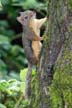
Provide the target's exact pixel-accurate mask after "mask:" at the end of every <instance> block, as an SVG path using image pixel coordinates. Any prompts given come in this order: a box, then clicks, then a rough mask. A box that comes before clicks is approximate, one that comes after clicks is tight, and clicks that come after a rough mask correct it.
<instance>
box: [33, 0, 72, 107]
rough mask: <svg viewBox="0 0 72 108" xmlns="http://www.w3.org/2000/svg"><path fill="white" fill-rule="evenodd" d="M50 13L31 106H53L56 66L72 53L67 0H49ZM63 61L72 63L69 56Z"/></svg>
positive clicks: (58, 66) (60, 64)
mask: <svg viewBox="0 0 72 108" xmlns="http://www.w3.org/2000/svg"><path fill="white" fill-rule="evenodd" d="M48 15H49V18H48V23H47V25H48V27H47V33H46V37H45V40H44V44H43V48H42V51H41V55H40V56H41V57H40V62H39V66H38V70H37V72H38V73H37V80H36V81H37V82H36V83H37V88H36V89H37V91H36V92H37V93H36V94H34V93H33V97H32V103H31V108H51V101H50V92H49V87H50V85H51V83H52V79H53V73H54V71H55V70H54V66H56V63H58V65H57V67H56V70H57V69H60V68H61V66H63V65H62V61H63V59H64V56H65V54H66V53H68V52H69V51H70V54H71V53H72V37H71V36H70V35H69V31H68V13H67V0H49V5H48ZM70 54H68V55H70ZM67 57H68V56H67ZM60 59H61V60H62V61H61V60H60ZM66 61H68V62H66ZM63 62H64V63H67V64H68V63H71V62H70V60H69V59H68V58H67V59H65V60H64V61H63ZM67 64H66V65H67ZM64 66H65V65H64ZM62 68H63V67H62ZM63 103H64V101H63ZM63 108H64V106H63Z"/></svg>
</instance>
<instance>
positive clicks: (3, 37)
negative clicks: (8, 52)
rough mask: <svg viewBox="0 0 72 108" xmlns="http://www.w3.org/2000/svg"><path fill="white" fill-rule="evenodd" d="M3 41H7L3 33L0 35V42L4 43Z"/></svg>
mask: <svg viewBox="0 0 72 108" xmlns="http://www.w3.org/2000/svg"><path fill="white" fill-rule="evenodd" d="M4 42H9V39H8V37H6V36H4V35H0V44H1V43H4Z"/></svg>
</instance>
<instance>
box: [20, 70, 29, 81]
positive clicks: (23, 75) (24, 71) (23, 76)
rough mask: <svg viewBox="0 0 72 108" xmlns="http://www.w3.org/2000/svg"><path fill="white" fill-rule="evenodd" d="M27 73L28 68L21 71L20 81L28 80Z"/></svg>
mask: <svg viewBox="0 0 72 108" xmlns="http://www.w3.org/2000/svg"><path fill="white" fill-rule="evenodd" d="M27 71H28V68H25V69H22V70H21V71H20V79H21V80H22V81H25V80H26V75H27Z"/></svg>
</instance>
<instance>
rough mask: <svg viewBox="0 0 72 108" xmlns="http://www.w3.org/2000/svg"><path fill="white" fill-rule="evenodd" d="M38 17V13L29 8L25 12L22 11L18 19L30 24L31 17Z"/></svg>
mask: <svg viewBox="0 0 72 108" xmlns="http://www.w3.org/2000/svg"><path fill="white" fill-rule="evenodd" d="M34 18H36V13H35V12H34V11H30V10H27V11H25V12H20V16H19V17H17V20H18V21H19V22H20V23H21V24H22V25H28V24H29V22H30V20H31V19H34Z"/></svg>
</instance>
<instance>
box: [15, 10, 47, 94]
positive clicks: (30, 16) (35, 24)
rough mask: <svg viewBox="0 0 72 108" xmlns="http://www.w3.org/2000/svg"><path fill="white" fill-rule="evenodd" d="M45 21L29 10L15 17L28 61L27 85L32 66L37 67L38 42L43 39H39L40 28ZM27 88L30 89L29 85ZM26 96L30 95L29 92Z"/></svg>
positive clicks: (40, 45) (39, 47) (39, 46)
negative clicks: (19, 27) (21, 29)
mask: <svg viewBox="0 0 72 108" xmlns="http://www.w3.org/2000/svg"><path fill="white" fill-rule="evenodd" d="M46 19H47V17H45V18H41V19H37V18H36V12H34V11H31V10H27V11H25V12H20V16H19V17H17V20H18V22H20V23H21V25H22V27H23V36H22V42H23V47H24V50H25V54H26V58H27V60H28V75H27V80H28V83H30V82H31V74H32V73H31V72H32V66H33V65H37V63H38V60H39V53H40V49H41V47H42V44H41V42H40V41H41V40H43V37H40V28H41V26H42V25H43V23H44V22H45V21H46ZM27 88H28V89H30V84H29V87H27ZM28 92H29V91H28ZM28 94H29V95H30V92H29V93H28Z"/></svg>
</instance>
